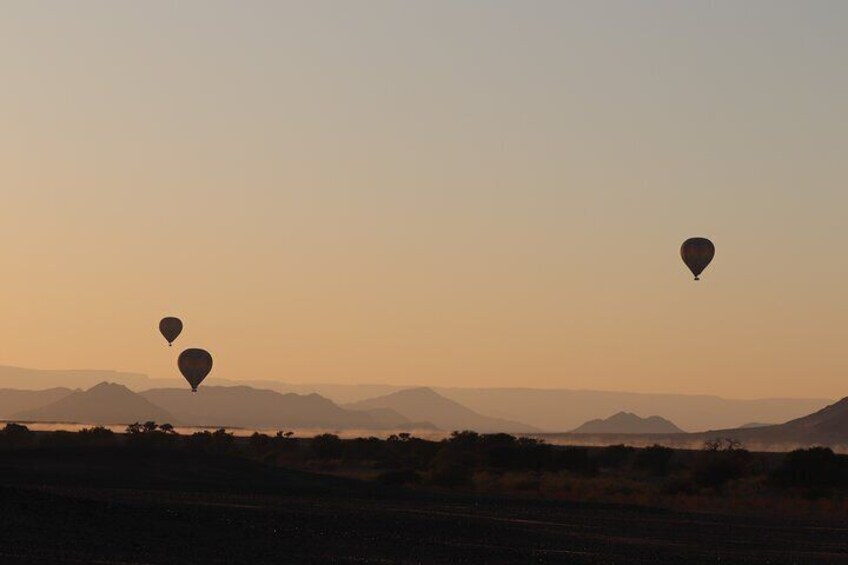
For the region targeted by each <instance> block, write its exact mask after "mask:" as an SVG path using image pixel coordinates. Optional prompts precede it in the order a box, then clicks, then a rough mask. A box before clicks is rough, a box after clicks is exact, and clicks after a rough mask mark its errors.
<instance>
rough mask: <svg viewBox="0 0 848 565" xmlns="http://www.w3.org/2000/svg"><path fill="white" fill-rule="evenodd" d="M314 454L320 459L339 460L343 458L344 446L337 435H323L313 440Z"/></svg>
mask: <svg viewBox="0 0 848 565" xmlns="http://www.w3.org/2000/svg"><path fill="white" fill-rule="evenodd" d="M311 445H312V452H313V453H314V454H315V457H317V458H318V459H338V458H340V457H341V456H342V452H343V450H344V445H343V444H342V440H340V439H339V436H337V435H335V434H321V435H317V436H315V437H314V438H312V443H311Z"/></svg>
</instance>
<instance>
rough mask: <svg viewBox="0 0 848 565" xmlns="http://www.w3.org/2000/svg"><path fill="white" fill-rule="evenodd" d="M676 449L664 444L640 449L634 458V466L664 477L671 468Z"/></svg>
mask: <svg viewBox="0 0 848 565" xmlns="http://www.w3.org/2000/svg"><path fill="white" fill-rule="evenodd" d="M672 457H674V450H673V449H671V448H670V447H664V446H662V445H652V446H651V447H645V448H643V449H640V450H639V451H638V452H637V453H636V457H635V458H634V460H633V466H634V467H636V468H637V469H640V470H642V471H645V472H646V473H649V474H651V475H654V476H658V477H662V476H665V475H667V474H668V471H669V469H670V468H671V458H672Z"/></svg>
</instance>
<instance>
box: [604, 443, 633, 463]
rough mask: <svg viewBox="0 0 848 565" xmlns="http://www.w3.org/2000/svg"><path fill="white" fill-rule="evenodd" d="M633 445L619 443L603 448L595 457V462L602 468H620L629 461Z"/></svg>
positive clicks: (631, 456)
mask: <svg viewBox="0 0 848 565" xmlns="http://www.w3.org/2000/svg"><path fill="white" fill-rule="evenodd" d="M635 451H636V448H635V447H630V446H629V445H624V444H619V445H610V446H607V447H605V448H603V449H602V450H601V451H600V453H598V455H597V456H596V457H595V462H596V463H597V465H598V467H601V468H602V469H621V468H622V467H625V466H627V465H628V464H629V463H630V460H631V459H632V458H633V453H634V452H635Z"/></svg>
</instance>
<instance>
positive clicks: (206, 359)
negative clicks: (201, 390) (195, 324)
mask: <svg viewBox="0 0 848 565" xmlns="http://www.w3.org/2000/svg"><path fill="white" fill-rule="evenodd" d="M177 365H178V366H179V368H180V372H181V373H182V374H183V376H184V377H185V380H187V381H188V384H190V385H191V392H197V387H198V386H199V385H200V383H202V382H203V379H205V378H206V375H208V374H209V371H211V370H212V356H211V355H209V352H208V351H206V350H205V349H186V350H185V351H183V352H182V353H180V358H179V360H177Z"/></svg>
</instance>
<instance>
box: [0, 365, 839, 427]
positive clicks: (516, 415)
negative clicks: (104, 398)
mask: <svg viewBox="0 0 848 565" xmlns="http://www.w3.org/2000/svg"><path fill="white" fill-rule="evenodd" d="M102 381H109V382H115V383H119V384H123V385H125V386H127V387H128V388H130V389H131V390H133V391H136V392H138V391H145V390H150V389H154V388H182V387H183V386H184V383H183V382H182V381H181V380H180V379H177V378H168V379H152V378H150V377H148V376H146V375H143V374H138V373H124V372H116V371H93V370H80V371H43V370H35V369H23V368H19V367H4V366H0V387H2V388H14V389H26V390H33V389H36V390H40V389H49V388H51V387H68V388H70V389H74V388H84V389H86V388H90V387H91V386H93V385H95V384H97V383H99V382H102ZM204 384H205V385H206V386H249V387H252V388H256V389H266V390H272V391H275V392H278V393H290V392H293V393H297V394H311V393H317V394H319V395H321V396H323V397H324V398H327V399H329V400H331V401H333V402H334V403H336V404H337V405H345V404H349V403H355V402H359V401H362V400H369V399H373V398H376V397H378V396H386V395H389V394H391V393H394V392H398V391H400V390H407V389H409V388H410V387H408V386H406V387H403V386H397V385H383V384H332V383H309V384H292V383H284V382H279V381H272V380H232V379H224V378H220V377H217V376H213V377H212V378H211V379H209V380H207V382H206V383H204ZM431 390H433V391H435V392H436V393H437V394H440V395H441V396H443V397H445V398H447V399H450V400H453V401H455V402H458V403H459V404H462V405H463V406H465V407H467V408H469V409H470V410H472V411H474V412H477V413H478V414H485V415H487V416H489V417H494V418H497V419H501V420H508V421H513V422H522V423H524V424H525V425H527V426H530V427H532V428H538V429H541V430H546V431H549V432H562V431H564V430H571V429H574V428H575V427H577V426H579V425H581V424H582V423H584V422H586V421H587V420H590V419H593V418H598V417H599V416H601V415H606V414H612V413H614V412H617V411H626V412H634V413H636V414H662V415H663V417H665V418H668V419H670V420H672V421H673V422H674V423H675V424H677V425H679V426H682V427H683V428H684V429H687V430H715V429H721V428H725V429H726V428H735V427H737V426H741V425H742V424H745V423H747V422H786V421H788V420H791V419H793V418H798V417H801V416H804V415H805V414H810V413H811V412H814V411H816V410H819V409H821V408H823V407H824V406H827V405H828V404H831V403H832V402H833V399H822V398H818V399H816V398H765V399H753V400H738V399H727V398H721V397H718V396H709V395H687V394H655V393H633V392H614V391H593V390H568V389H533V388H517V387H513V388H459V387H432V388H431ZM28 409H30V406H22V407H20V408H18V409H17V410H28ZM412 419H413V420H417V419H416V418H412ZM428 420H429V418H427V419H425V421H428Z"/></svg>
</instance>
